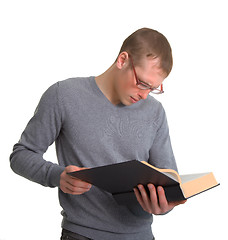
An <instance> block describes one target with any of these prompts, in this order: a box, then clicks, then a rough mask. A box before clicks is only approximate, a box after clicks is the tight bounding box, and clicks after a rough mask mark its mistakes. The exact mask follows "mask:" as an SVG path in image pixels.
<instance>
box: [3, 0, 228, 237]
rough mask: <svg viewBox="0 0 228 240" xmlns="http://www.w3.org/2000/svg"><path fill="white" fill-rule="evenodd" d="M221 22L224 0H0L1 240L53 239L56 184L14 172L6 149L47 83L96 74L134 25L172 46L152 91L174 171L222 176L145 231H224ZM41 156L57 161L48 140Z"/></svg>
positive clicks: (226, 133) (227, 39)
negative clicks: (157, 88) (164, 122)
mask: <svg viewBox="0 0 228 240" xmlns="http://www.w3.org/2000/svg"><path fill="white" fill-rule="evenodd" d="M227 22H228V17H227V3H226V1H222V0H217V1H210V0H207V1H203V0H196V1H193V0H192V1H183V0H180V1H178V0H172V1H169V0H167V1H162V0H159V1H158V0H157V1H153V0H150V1H149V0H148V1H147V0H140V1H134V0H129V1H127V0H125V1H123V0H122V1H118V0H116V1H99V0H96V1H93V0H91V1H88V0H84V1H77V0H65V1H59V0H54V1H52V0H51V1H50V0H45V1H43V0H39V1H32V0H28V1H25V0H20V1H17V0H14V1H13V0H7V1H1V3H0V35H1V36H0V80H1V85H0V86H1V87H0V91H1V94H0V110H1V118H0V121H1V122H0V127H1V137H0V149H1V159H0V164H1V168H0V169H1V174H0V213H1V214H0V240H14V239H18V240H22V239H23V240H30V239H33V240H40V239H44V240H46V239H49V240H55V239H59V236H60V228H61V227H60V226H61V215H60V211H61V209H60V206H59V203H58V196H57V188H55V189H49V188H45V187H42V186H40V185H38V184H35V183H33V182H30V181H28V180H26V179H24V178H22V177H20V176H18V175H16V174H14V173H13V172H12V170H11V169H10V167H9V155H10V153H11V151H12V147H13V145H14V144H15V143H16V142H17V141H18V140H19V137H20V134H21V133H22V131H23V129H24V128H25V126H26V124H27V122H28V120H29V119H30V118H31V117H32V115H33V112H34V110H35V107H36V105H37V103H38V101H39V99H40V97H41V95H42V93H43V92H44V91H45V90H46V89H47V88H48V87H49V86H50V85H51V84H53V83H55V82H57V81H60V80H63V79H66V78H69V77H75V76H91V75H98V74H100V73H102V72H103V71H105V70H106V69H107V68H108V67H109V66H110V65H111V64H112V63H113V61H114V60H115V58H116V57H117V54H118V51H119V49H120V46H121V44H122V42H123V40H124V39H125V38H126V37H127V36H128V35H130V34H131V33H132V32H133V31H135V30H137V29H138V28H141V27H150V28H154V29H156V30H158V31H160V32H162V33H163V34H164V35H165V36H166V37H167V38H168V40H169V42H170V44H171V46H172V49H173V56H174V68H173V71H172V73H171V75H170V76H169V77H168V78H167V79H166V80H165V82H164V89H165V94H164V95H162V96H159V97H158V99H159V101H161V102H162V103H163V105H164V107H165V109H166V113H167V117H168V121H169V127H170V135H171V140H172V145H173V149H174V153H175V156H176V160H177V164H178V166H179V172H180V173H182V174H184V173H193V172H195V173H196V172H206V171H213V172H214V174H215V176H216V177H217V179H218V181H219V182H221V186H219V187H217V188H215V189H213V190H211V191H208V192H206V193H204V194H201V195H199V196H197V197H194V198H192V199H189V200H188V202H187V203H186V204H185V205H183V206H180V207H177V208H176V209H175V210H173V211H172V212H171V213H169V214H168V215H166V216H156V217H155V219H154V223H153V226H152V228H153V232H154V234H155V236H156V239H158V240H166V239H175V240H183V239H186V240H188V239H189V240H190V239H207V240H212V239H213V240H214V239H218V238H219V239H227V234H226V232H227V230H226V228H227V223H226V218H227V214H228V211H227V201H226V197H227V194H228V193H227V183H228V181H227V176H226V167H227V157H228V154H227V138H228V127H227V122H228V114H227V101H228V97H227V87H228V84H227V81H228V79H227V62H228V61H227V56H228V48H227V43H228V36H227ZM45 158H46V159H47V160H50V161H53V162H56V157H55V152H54V147H51V148H50V150H49V151H48V152H47V153H46V154H45ZM120 240H121V239H120Z"/></svg>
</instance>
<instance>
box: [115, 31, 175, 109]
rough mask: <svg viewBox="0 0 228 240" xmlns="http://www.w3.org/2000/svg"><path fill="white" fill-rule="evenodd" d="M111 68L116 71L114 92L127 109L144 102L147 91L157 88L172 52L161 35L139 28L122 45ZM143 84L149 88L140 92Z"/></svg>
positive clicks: (164, 73) (169, 66) (170, 60)
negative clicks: (113, 66)
mask: <svg viewBox="0 0 228 240" xmlns="http://www.w3.org/2000/svg"><path fill="white" fill-rule="evenodd" d="M114 65H115V66H116V69H118V71H117V72H118V73H117V75H116V79H115V85H114V87H115V91H116V93H117V95H118V98H119V100H120V102H122V103H123V104H124V105H131V104H132V103H135V102H137V101H138V100H141V99H146V98H147V96H148V94H149V93H150V91H151V89H155V88H158V87H159V86H160V85H161V84H162V82H163V80H164V79H165V78H166V77H167V76H168V75H169V73H170V72H171V69H172V65H173V60H172V50H171V47H170V45H169V42H168V41H167V39H166V38H165V37H164V36H163V35H162V34H161V33H159V32H157V31H155V30H152V29H149V28H142V29H139V30H137V31H136V32H134V33H133V34H131V35H130V36H129V37H128V38H127V39H126V40H125V41H124V42H123V45H122V47H121V49H120V52H119V55H118V57H117V59H116V61H115V63H114ZM139 83H141V85H140V84H139ZM143 84H145V85H147V86H149V88H148V89H146V88H145V89H143V88H141V87H142V86H143Z"/></svg>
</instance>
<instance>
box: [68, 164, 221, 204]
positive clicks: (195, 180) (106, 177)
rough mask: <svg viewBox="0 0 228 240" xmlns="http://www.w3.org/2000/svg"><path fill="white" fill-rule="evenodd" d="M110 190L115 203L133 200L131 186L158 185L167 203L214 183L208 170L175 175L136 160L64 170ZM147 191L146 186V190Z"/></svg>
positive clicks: (198, 191)
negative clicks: (73, 170)
mask: <svg viewBox="0 0 228 240" xmlns="http://www.w3.org/2000/svg"><path fill="white" fill-rule="evenodd" d="M68 174H69V175H71V176H73V177H76V178H78V179H81V180H82V181H85V182H88V183H91V184H93V185H95V186H97V187H99V188H101V189H103V190H105V191H107V192H109V193H111V194H112V195H113V196H114V198H115V199H116V201H117V202H118V203H119V204H128V203H129V202H130V201H135V199H133V198H135V196H134V191H133V188H134V187H136V186H137V185H138V184H142V185H144V186H145V188H146V189H147V184H149V183H152V184H154V185H155V186H162V187H163V188H164V190H165V194H166V198H167V200H168V201H169V202H172V201H179V200H185V199H188V198H190V197H192V196H195V195H197V194H199V193H201V192H204V191H206V190H209V189H211V188H213V187H215V186H218V185H219V184H218V183H217V181H216V179H215V177H214V175H213V173H212V172H210V173H201V174H189V175H179V174H178V173H177V172H176V171H175V170H172V169H159V168H156V167H154V166H152V165H150V164H149V163H147V162H144V161H142V162H140V161H137V160H132V161H127V162H123V163H117V164H111V165H106V166H101V167H95V168H90V169H84V170H81V171H76V172H71V173H68ZM147 190H148V189H147Z"/></svg>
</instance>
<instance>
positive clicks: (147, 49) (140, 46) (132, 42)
mask: <svg viewBox="0 0 228 240" xmlns="http://www.w3.org/2000/svg"><path fill="white" fill-rule="evenodd" d="M124 51H126V52H128V53H129V54H130V55H131V57H132V58H133V59H134V63H135V64H136V65H140V60H141V59H142V58H143V57H153V58H158V59H159V60H160V68H161V69H162V70H163V72H164V73H165V74H166V76H168V75H169V73H170V72H171V70H172V66H173V57H172V49H171V46H170V44H169V42H168V40H167V39H166V37H165V36H164V35H163V34H161V33H159V32H158V31H156V30H153V29H150V28H141V29H138V30H137V31H135V32H134V33H132V34H131V35H130V36H129V37H128V38H126V39H125V40H124V42H123V45H122V47H121V49H120V52H119V54H120V53H121V52H124Z"/></svg>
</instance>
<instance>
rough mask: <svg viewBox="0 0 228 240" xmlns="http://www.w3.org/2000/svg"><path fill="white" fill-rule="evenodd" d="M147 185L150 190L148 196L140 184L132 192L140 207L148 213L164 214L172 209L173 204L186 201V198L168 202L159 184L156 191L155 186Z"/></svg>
mask: <svg viewBox="0 0 228 240" xmlns="http://www.w3.org/2000/svg"><path fill="white" fill-rule="evenodd" d="M147 186H148V189H149V191H150V194H149V196H148V194H147V192H146V190H145V188H144V187H143V185H141V184H140V185H138V188H134V192H135V195H136V198H137V200H138V202H139V203H140V205H141V207H142V208H143V209H144V211H146V212H148V213H150V214H155V215H160V214H164V213H166V212H169V211H170V210H172V209H173V208H174V207H175V206H177V205H179V204H184V203H185V202H186V201H187V200H184V201H178V202H170V203H169V202H168V201H167V199H166V196H165V191H164V189H163V187H160V186H159V187H158V188H157V191H156V188H155V186H154V185H153V184H148V185H147ZM157 192H158V194H157ZM157 195H158V196H157Z"/></svg>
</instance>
